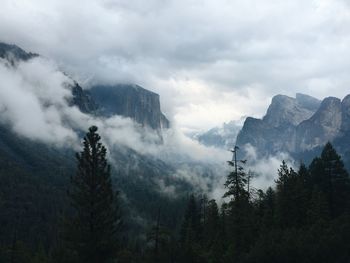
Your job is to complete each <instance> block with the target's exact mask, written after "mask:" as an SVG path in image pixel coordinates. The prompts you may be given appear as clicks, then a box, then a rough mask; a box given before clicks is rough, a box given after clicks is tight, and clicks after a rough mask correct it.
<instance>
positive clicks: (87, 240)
mask: <svg viewBox="0 0 350 263" xmlns="http://www.w3.org/2000/svg"><path fill="white" fill-rule="evenodd" d="M100 140H101V137H100V136H99V135H98V134H97V127H95V126H92V127H90V128H89V132H88V133H87V134H86V136H85V138H84V149H83V151H82V152H81V153H77V155H76V157H77V161H78V169H77V173H76V175H75V176H73V177H72V179H71V183H72V189H71V191H70V192H69V197H70V200H71V203H72V207H73V209H74V215H73V217H72V218H71V220H70V222H69V226H70V228H69V233H68V234H69V236H70V238H69V239H70V240H69V241H70V244H71V247H72V249H73V250H74V251H75V253H77V256H78V261H79V262H85V263H104V262H109V261H110V260H111V259H112V258H114V257H115V255H116V251H117V234H118V231H119V230H120V226H121V220H120V216H119V209H118V206H117V193H115V192H113V189H112V182H111V172H110V166H109V165H108V163H107V160H106V153H107V151H106V148H105V147H104V146H103V145H102V143H101V142H100Z"/></svg>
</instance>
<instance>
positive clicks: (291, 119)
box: [237, 94, 350, 157]
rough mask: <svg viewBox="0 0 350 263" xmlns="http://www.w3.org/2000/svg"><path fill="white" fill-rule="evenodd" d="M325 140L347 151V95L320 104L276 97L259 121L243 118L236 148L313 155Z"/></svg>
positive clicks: (349, 131)
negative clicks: (248, 147) (309, 153)
mask: <svg viewBox="0 0 350 263" xmlns="http://www.w3.org/2000/svg"><path fill="white" fill-rule="evenodd" d="M328 141H331V142H333V143H334V144H335V145H336V146H337V148H338V149H339V150H340V151H341V152H343V153H346V152H349V149H348V148H349V147H348V146H347V145H348V144H349V142H350V95H348V96H346V97H345V98H344V99H343V100H342V101H341V100H340V99H338V98H335V97H328V98H325V99H324V100H323V101H322V102H320V101H319V100H317V99H315V98H313V97H310V96H307V95H304V94H297V95H296V98H290V97H287V96H283V95H277V96H275V97H274V98H273V99H272V102H271V105H270V106H269V108H268V110H267V113H266V115H265V116H264V117H263V118H262V119H254V118H247V119H246V121H245V123H244V125H243V128H242V130H241V131H240V133H239V134H238V136H237V145H239V146H243V145H246V144H250V145H252V146H253V147H255V149H256V150H257V153H258V154H259V155H273V154H276V153H278V152H287V153H290V154H292V155H293V156H296V157H298V156H301V154H302V155H305V154H306V153H308V152H315V150H316V149H320V148H321V147H322V146H323V145H324V144H326V143H327V142H328Z"/></svg>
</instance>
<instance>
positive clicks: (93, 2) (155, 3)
mask: <svg viewBox="0 0 350 263" xmlns="http://www.w3.org/2000/svg"><path fill="white" fill-rule="evenodd" d="M0 41H3V42H7V43H13V44H17V45H18V46H20V47H22V48H24V49H26V50H28V51H32V52H36V53H39V54H41V55H43V56H45V57H47V58H50V59H52V60H54V61H55V62H56V63H58V65H59V66H60V68H62V70H64V71H65V72H67V73H69V74H70V75H72V76H73V77H74V78H75V79H77V80H79V82H80V83H82V85H83V86H84V87H85V88H88V87H89V86H91V85H93V84H94V83H136V84H139V85H141V86H143V87H145V88H146V89H149V90H152V91H155V92H157V93H159V94H160V97H161V105H162V109H163V111H164V112H165V114H166V115H167V116H168V118H169V119H170V120H171V121H172V122H173V123H174V124H175V125H177V126H178V127H179V128H180V129H182V130H183V131H194V130H206V129H209V128H211V127H213V126H217V125H220V124H221V123H223V122H228V121H230V120H239V119H240V118H241V117H242V116H255V117H261V116H263V115H264V113H265V112H266V109H267V107H268V105H269V103H270V100H271V97H272V96H274V95H276V94H286V95H290V96H293V95H294V94H295V93H296V92H302V93H306V94H309V95H313V96H315V97H317V98H320V99H321V98H324V97H327V96H337V97H340V98H342V97H344V96H345V95H346V94H348V93H349V86H350V85H349V84H350V74H348V69H349V68H350V48H349V47H350V4H349V3H348V2H347V1H345V0H319V1H311V0H310V1H305V0H284V1H280V0H255V1H252V0H200V1H199V0H197V1H194V0H186V1H185V0H147V1H141V0H89V1H86V0H85V1H83V0H75V1H71V0H50V1H47V0H31V1H27V0H2V1H1V9H0Z"/></svg>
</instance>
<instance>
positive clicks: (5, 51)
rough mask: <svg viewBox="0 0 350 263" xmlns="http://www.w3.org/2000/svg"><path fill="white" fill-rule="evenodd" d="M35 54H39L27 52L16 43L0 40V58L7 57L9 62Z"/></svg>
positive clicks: (27, 58) (32, 56)
mask: <svg viewBox="0 0 350 263" xmlns="http://www.w3.org/2000/svg"><path fill="white" fill-rule="evenodd" d="M37 56H39V55H38V54H35V53H28V52H26V51H24V50H23V49H21V48H20V47H18V46H16V45H9V44H6V43H1V42H0V58H4V59H7V60H8V61H9V62H11V63H14V62H15V61H16V60H24V61H27V60H29V59H31V58H34V57H37Z"/></svg>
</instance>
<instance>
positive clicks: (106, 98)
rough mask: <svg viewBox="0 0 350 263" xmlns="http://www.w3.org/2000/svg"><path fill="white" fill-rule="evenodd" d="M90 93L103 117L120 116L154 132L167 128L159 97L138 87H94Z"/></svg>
mask: <svg viewBox="0 0 350 263" xmlns="http://www.w3.org/2000/svg"><path fill="white" fill-rule="evenodd" d="M90 93H91V95H92V96H93V98H94V99H95V100H96V102H97V103H98V104H99V106H100V109H99V114H100V115H103V116H107V117H109V116H113V115H122V116H125V117H129V118H131V119H133V120H135V121H136V122H138V123H140V124H142V125H143V126H146V127H150V128H152V129H155V130H159V129H164V128H169V121H168V120H167V118H166V117H165V116H164V114H163V113H162V112H161V109H160V101H159V95H158V94H156V93H154V92H152V91H149V90H146V89H144V88H142V87H140V86H138V85H131V84H117V85H96V86H93V87H92V88H91V89H90Z"/></svg>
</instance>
